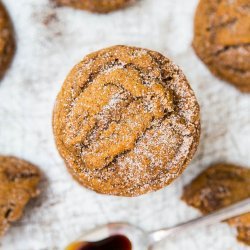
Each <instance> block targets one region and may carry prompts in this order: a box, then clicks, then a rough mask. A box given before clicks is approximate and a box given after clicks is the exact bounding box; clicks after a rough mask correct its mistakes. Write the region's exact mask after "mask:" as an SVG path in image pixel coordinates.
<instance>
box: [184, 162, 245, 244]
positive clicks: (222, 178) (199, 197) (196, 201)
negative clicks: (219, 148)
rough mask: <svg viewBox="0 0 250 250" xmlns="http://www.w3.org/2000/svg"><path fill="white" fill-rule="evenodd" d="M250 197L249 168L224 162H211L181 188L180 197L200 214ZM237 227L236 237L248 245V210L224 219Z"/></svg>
mask: <svg viewBox="0 0 250 250" xmlns="http://www.w3.org/2000/svg"><path fill="white" fill-rule="evenodd" d="M246 198H250V169H247V168H243V167H239V166H235V165H232V164H227V163H220V164H215V165H213V166H211V167H209V168H208V169H206V170H205V171H203V172H202V173H201V174H200V175H199V176H198V177H196V178H195V179H194V180H193V181H192V182H191V183H190V184H188V185H187V186H186V187H185V188H184V192H183V195H182V199H183V200H184V201H185V202H186V203H187V204H188V205H190V206H193V207H195V208H198V209H199V210H200V211H201V212H202V213H203V214H208V213H211V212H213V211H215V210H218V209H220V208H223V207H226V206H229V205H231V204H233V203H236V202H238V201H241V200H244V199H246ZM227 222H228V223H229V224H230V225H231V226H233V227H236V228H237V230H238V236H237V238H238V240H239V241H241V242H244V243H245V244H248V245H250V213H247V214H244V215H241V216H237V217H235V218H232V219H229V220H228V221H227Z"/></svg>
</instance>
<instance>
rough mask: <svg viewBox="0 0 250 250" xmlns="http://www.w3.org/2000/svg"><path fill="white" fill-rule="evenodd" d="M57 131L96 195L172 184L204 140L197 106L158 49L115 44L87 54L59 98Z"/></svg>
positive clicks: (70, 163) (65, 153)
mask: <svg viewBox="0 0 250 250" xmlns="http://www.w3.org/2000/svg"><path fill="white" fill-rule="evenodd" d="M53 127H54V134H55V138H56V144H57V147H58V150H59V152H60V154H61V156H62V157H63V158H64V160H65V163H66V165H67V167H68V169H69V171H70V172H71V173H72V175H73V176H74V177H75V178H76V179H77V180H78V181H79V182H80V183H81V184H83V185H84V186H86V187H88V188H90V189H93V190H95V191H97V192H99V193H105V194H111V195H120V196H137V195H141V194H144V193H147V192H150V191H154V190H158V189H160V188H163V187H164V186H166V185H168V184H169V183H171V182H172V181H173V180H174V179H175V178H176V177H177V176H179V175H180V174H181V173H182V171H183V170H184V169H185V168H186V166H187V165H188V163H189V162H190V160H191V159H192V157H193V155H194V153H195V151H196V149H197V146H198V141H199V135H200V118H199V105H198V103H197V101H196V98H195V95H194V93H193V91H192V89H191V88H190V86H189V84H188V82H187V80H186V78H185V76H184V74H183V73H182V71H181V70H180V69H179V68H178V67H177V66H176V65H174V64H173V63H172V62H171V61H170V60H169V59H167V58H165V57H164V56H162V55H161V54H159V53H157V52H154V51H150V50H146V49H141V48H135V47H127V46H114V47H111V48H107V49H103V50H100V51H98V52H95V53H93V54H90V55H88V56H86V57H85V58H84V59H83V60H82V61H81V62H80V63H79V64H78V65H76V66H75V67H74V68H73V70H72V71H71V73H70V74H69V75H68V77H67V79H66V80H65V82H64V84H63V87H62V89H61V91H60V93H59V95H58V97H57V101H56V105H55V109H54V118H53Z"/></svg>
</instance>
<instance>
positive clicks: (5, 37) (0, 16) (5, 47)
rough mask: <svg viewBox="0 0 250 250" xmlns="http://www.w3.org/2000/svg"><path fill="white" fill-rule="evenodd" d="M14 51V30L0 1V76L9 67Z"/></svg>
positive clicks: (0, 76)
mask: <svg viewBox="0 0 250 250" xmlns="http://www.w3.org/2000/svg"><path fill="white" fill-rule="evenodd" d="M14 52H15V42H14V32H13V28H12V24H11V21H10V18H9V16H8V14H7V12H6V10H5V8H4V6H3V4H2V3H1V2H0V78H2V77H3V75H4V73H5V71H6V70H7V68H8V67H9V65H10V63H11V60H12V57H13V55H14Z"/></svg>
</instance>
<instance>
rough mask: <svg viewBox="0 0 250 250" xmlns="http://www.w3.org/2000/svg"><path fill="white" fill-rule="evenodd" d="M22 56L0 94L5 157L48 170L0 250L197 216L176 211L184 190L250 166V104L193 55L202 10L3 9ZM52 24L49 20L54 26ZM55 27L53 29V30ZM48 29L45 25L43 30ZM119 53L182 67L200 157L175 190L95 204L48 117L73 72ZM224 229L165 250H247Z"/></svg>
mask: <svg viewBox="0 0 250 250" xmlns="http://www.w3.org/2000/svg"><path fill="white" fill-rule="evenodd" d="M3 2H4V3H5V5H6V7H7V9H8V10H9V13H10V15H11V17H12V20H13V23H14V26H15V29H16V36H17V47H18V49H17V52H16V55H15V58H14V61H13V64H12V66H11V69H10V70H9V71H8V73H7V75H6V77H5V78H4V80H3V81H2V82H1V84H0V153H1V154H12V155H16V156H19V157H22V158H25V159H27V160H29V161H31V162H33V163H35V164H37V165H38V166H40V168H41V169H42V170H43V172H44V174H45V176H46V180H44V181H43V184H42V189H43V193H42V195H41V197H40V198H39V199H37V200H36V201H33V202H31V203H30V205H29V206H28V208H27V209H26V212H25V215H24V216H23V218H22V220H21V221H20V222H18V223H16V224H14V226H13V227H12V228H11V229H10V230H9V232H8V233H7V235H6V237H4V239H3V240H1V243H0V249H1V250H59V249H63V247H64V246H65V245H66V244H67V243H68V242H69V241H71V240H73V239H75V238H76V237H78V236H79V235H80V234H82V233H83V232H84V231H85V230H88V229H91V228H93V227H95V226H96V225H100V224H103V223H106V222H111V221H129V222H131V223H134V224H136V225H138V226H140V227H142V228H144V229H146V230H152V229H157V228H160V227H166V226H171V225H174V224H175V223H179V222H182V221H185V220H188V219H191V218H193V217H196V216H198V215H199V213H198V211H196V210H194V209H193V208H191V207H188V206H186V205H185V204H184V203H183V202H182V201H180V199H179V198H180V195H181V191H182V187H183V185H184V184H186V183H188V182H189V181H190V180H191V179H192V178H193V177H195V176H196V175H197V174H198V173H199V172H200V171H202V170H203V169H205V168H206V167H207V166H208V165H209V164H211V163H213V162H216V161H224V160H225V161H229V162H234V163H238V164H242V165H245V166H250V154H249V148H250V125H249V124H250V95H246V94H241V93H240V92H238V91H237V90H236V89H234V88H233V87H231V86H230V85H227V84H226V83H224V82H222V81H220V80H218V79H216V78H215V77H213V76H212V75H211V74H210V72H209V71H208V70H207V69H206V67H205V66H204V65H203V64H202V63H201V62H200V61H199V60H198V58H197V57H196V55H195V54H194V52H193V50H192V48H191V45H190V44H191V40H192V26H193V14H194V11H195V8H196V5H197V0H188V1H187V0H141V1H139V2H138V3H137V4H135V5H134V6H133V7H131V8H128V9H126V10H122V11H118V12H114V13H112V14H108V15H96V14H90V13H87V12H84V11H76V10H73V9H70V8H61V9H55V8H53V6H51V5H49V4H48V2H47V0H40V1H37V0H4V1H3ZM50 16H52V19H51V18H49V17H50ZM50 19H51V20H50ZM44 22H45V23H47V22H48V24H47V25H45V24H44ZM115 44H127V45H136V46H140V47H145V48H149V49H153V50H157V51H159V52H162V53H163V54H164V55H166V56H168V57H169V58H171V59H173V60H174V61H175V62H176V64H178V65H179V66H181V67H182V69H183V71H184V73H185V74H186V76H187V77H188V79H189V81H190V83H191V85H192V87H193V89H194V90H195V92H196V95H197V98H198V100H199V103H200V105H201V112H202V137H201V143H200V146H199V150H198V152H197V154H196V156H195V158H194V160H193V161H192V163H191V164H190V166H189V167H188V169H187V170H186V171H185V172H184V174H183V175H182V176H181V177H180V178H179V179H178V180H177V181H175V182H174V183H173V184H172V185H171V186H169V187H167V188H165V189H164V190H161V191H159V192H156V193H153V194H149V195H144V196H141V197H138V198H130V199H129V198H117V197H109V196H103V195H98V194H95V193H94V192H91V191H89V190H87V189H85V188H83V187H81V186H79V185H78V184H77V183H76V182H75V181H73V180H72V178H71V176H70V175H69V174H68V173H67V171H66V168H65V167H64V164H63V162H62V160H61V158H60V157H59V155H58V153H57V150H56V148H55V145H54V140H53V134H52V128H51V116H52V108H53V104H54V101H55V97H56V94H57V92H58V91H59V89H60V86H61V85H62V82H63V80H64V78H65V77H66V75H67V73H68V72H69V70H70V69H71V68H72V66H73V65H74V64H76V63H77V62H78V61H80V59H82V58H83V57H84V55H86V54H87V53H89V52H92V51H95V50H97V49H101V48H103V47H106V46H110V45H115ZM234 235H235V231H234V230H233V229H231V228H229V226H227V225H226V224H219V225H216V226H212V227H209V228H205V229H199V230H194V231H193V232H189V234H182V235H177V236H176V237H175V238H173V239H171V240H168V241H166V243H165V244H164V246H163V248H162V249H164V250H165V249H169V250H183V249H189V250H208V249H209V250H243V249H247V248H246V247H245V246H243V245H240V244H239V243H237V242H236V239H235V237H234Z"/></svg>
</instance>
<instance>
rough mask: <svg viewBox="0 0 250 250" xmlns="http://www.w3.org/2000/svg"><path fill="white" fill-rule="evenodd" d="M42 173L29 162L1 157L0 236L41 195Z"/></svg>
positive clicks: (10, 157)
mask: <svg viewBox="0 0 250 250" xmlns="http://www.w3.org/2000/svg"><path fill="white" fill-rule="evenodd" d="M40 176H41V175H40V171H39V170H38V169H37V167H35V166H34V165H32V164H31V163H29V162H26V161H24V160H21V159H18V158H16V157H12V156H0V236H2V235H3V234H4V233H5V232H6V230H7V229H8V228H9V226H10V224H11V223H12V222H14V221H17V220H18V219H19V218H20V217H21V216H22V213H23V209H24V207H25V205H26V204H27V203H28V201H29V200H30V199H31V198H34V197H36V196H37V195H38V194H39V190H38V188H37V185H38V183H39V181H40Z"/></svg>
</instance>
